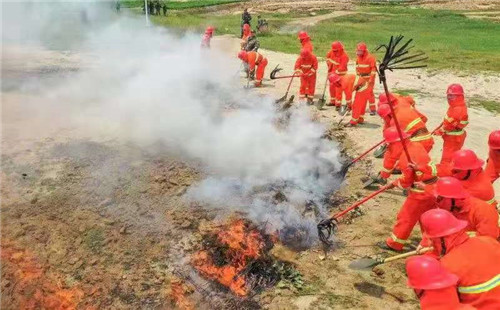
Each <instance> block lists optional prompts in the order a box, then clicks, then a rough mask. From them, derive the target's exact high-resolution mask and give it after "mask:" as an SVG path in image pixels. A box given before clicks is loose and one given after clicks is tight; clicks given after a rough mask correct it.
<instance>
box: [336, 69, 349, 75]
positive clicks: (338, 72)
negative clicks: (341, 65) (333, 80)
mask: <svg viewBox="0 0 500 310" xmlns="http://www.w3.org/2000/svg"><path fill="white" fill-rule="evenodd" d="M346 73H347V71H339V70H337V74H338V75H345V74H346Z"/></svg>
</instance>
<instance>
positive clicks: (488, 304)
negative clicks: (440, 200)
mask: <svg viewBox="0 0 500 310" xmlns="http://www.w3.org/2000/svg"><path fill="white" fill-rule="evenodd" d="M420 223H421V226H422V229H423V233H424V235H425V236H426V237H427V238H429V239H430V240H431V242H432V246H433V248H434V252H433V254H434V255H437V256H438V257H441V259H440V262H441V265H442V266H443V267H444V268H445V269H446V270H448V272H451V273H453V274H455V275H456V276H458V283H457V286H458V295H459V299H460V301H461V302H462V303H464V304H470V305H472V306H474V307H476V308H477V309H481V310H496V309H500V264H499V263H498V262H500V243H499V242H498V241H497V240H495V239H493V238H491V237H488V236H477V237H472V238H470V237H469V236H468V235H467V234H466V233H465V229H466V228H467V226H468V223H467V221H463V220H459V219H457V218H456V217H454V216H453V214H451V213H450V212H448V211H446V210H443V209H432V210H429V211H427V212H425V213H424V214H422V217H421V218H420Z"/></svg>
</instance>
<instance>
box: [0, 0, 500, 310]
mask: <svg viewBox="0 0 500 310" xmlns="http://www.w3.org/2000/svg"><path fill="white" fill-rule="evenodd" d="M317 2H320V1H317ZM324 2H325V1H324ZM328 2H329V1H328ZM270 5H275V4H270ZM314 5H316V4H314ZM238 46H239V40H237V39H234V38H230V37H217V38H214V40H213V48H218V49H223V50H225V51H227V52H228V53H230V54H231V55H235V54H236V51H237V50H238ZM262 53H263V54H264V55H265V56H266V57H268V59H269V62H270V63H269V66H268V72H269V70H270V69H272V68H273V67H274V66H275V65H276V64H278V63H279V64H280V66H281V67H283V68H285V72H286V71H287V70H288V72H291V70H292V67H293V63H294V61H295V56H294V55H287V54H282V53H275V52H271V51H266V50H262ZM87 65H92V57H90V56H83V55H76V54H71V53H61V52H50V51H41V50H32V49H29V48H27V47H24V46H23V47H13V48H12V49H10V50H7V49H6V48H5V47H4V50H3V59H2V77H3V78H4V80H5V82H4V83H3V85H2V87H3V89H2V94H1V95H2V133H3V137H2V163H1V164H2V170H1V175H0V177H1V197H2V205H1V213H2V218H1V224H2V252H1V254H2V255H1V260H2V280H1V290H2V304H1V307H2V309H23V308H24V309H26V308H28V309H38V308H46V309H59V308H65V309H75V308H76V309H174V308H175V307H176V306H175V305H174V304H173V303H172V301H171V294H170V293H171V291H172V284H173V283H177V281H179V279H178V274H177V273H176V271H179V270H183V266H179V261H182V259H183V258H186V257H188V256H189V254H190V253H192V252H193V251H195V250H196V249H197V248H198V247H199V243H200V239H201V235H202V233H203V230H204V229H206V227H207V226H210V225H211V223H212V222H214V221H215V223H217V219H216V218H215V215H214V214H213V213H212V212H211V211H209V210H206V209H203V208H201V207H200V206H198V205H190V204H187V203H186V202H185V201H183V200H182V195H183V194H184V193H185V191H186V190H187V188H189V186H190V185H191V184H193V183H195V182H196V181H197V180H199V179H201V178H202V177H203V175H202V173H201V172H200V170H201V169H199V167H197V166H196V165H195V164H191V163H186V162H183V161H180V160H179V159H177V158H173V157H172V158H171V157H169V156H168V155H165V154H163V153H158V152H155V151H145V150H144V149H142V148H140V147H138V146H136V145H133V144H123V143H121V142H119V141H118V140H116V139H115V136H114V134H113V133H112V132H109V133H102V134H100V135H98V136H95V135H90V134H87V133H83V132H80V131H75V130H73V128H71V127H67V126H66V124H64V123H50V118H48V119H43V120H42V121H44V122H45V123H44V124H38V123H37V122H34V121H26V120H27V119H29V118H27V117H25V115H20V113H25V111H26V109H25V108H21V107H22V106H23V105H28V106H29V105H33V104H36V103H37V102H38V100H39V98H38V97H37V89H30V88H29V87H28V88H26V89H17V88H16V87H15V84H16V83H12V81H15V80H16V79H28V80H29V79H34V80H37V81H38V80H39V79H42V80H43V81H44V83H50V82H51V78H52V77H53V76H58V77H60V76H61V75H64V74H72V72H75V71H77V70H79V69H80V68H84V67H85V66H87ZM351 69H352V68H351ZM324 70H325V66H324V64H322V65H321V68H320V71H319V76H325V72H324ZM389 79H390V82H389V83H390V86H391V87H394V88H399V89H412V90H415V91H416V92H417V93H416V94H415V98H416V100H417V105H418V106H419V108H420V109H421V110H422V112H424V113H425V114H427V115H428V116H429V119H430V121H429V122H430V125H431V127H432V126H434V125H437V124H438V123H439V122H440V120H441V118H442V116H443V115H444V111H445V110H446V102H445V98H444V95H443V94H444V92H445V89H446V86H447V85H448V84H449V83H452V82H460V83H462V84H463V85H464V87H465V89H466V91H467V94H468V96H478V97H483V98H490V99H493V100H497V101H498V100H500V95H499V94H498V93H497V92H496V88H495V87H496V86H497V85H500V77H498V76H484V75H474V76H468V75H464V76H457V75H455V74H452V73H447V72H426V71H421V70H413V71H407V72H399V73H396V74H394V75H391V76H390V77H389ZM286 83H287V81H284V80H281V81H277V82H275V81H269V80H266V81H265V87H263V88H261V89H258V90H255V91H258V92H260V93H262V94H266V95H270V96H273V97H276V98H278V97H281V96H282V95H283V94H284V92H285V88H286ZM323 83H324V79H323V78H319V79H318V84H317V89H318V90H319V91H320V90H322V87H323V85H324V84H323ZM242 84H245V81H244V79H242ZM378 87H379V86H378ZM297 88H298V84H295V85H294V87H293V88H292V91H293V93H295V92H296V91H297ZM378 92H380V88H378V89H377V93H378ZM311 114H312V117H314V118H316V119H317V120H318V121H320V122H323V123H324V124H326V125H327V126H328V127H330V128H331V130H330V131H329V134H330V135H331V136H332V137H334V138H335V139H337V140H339V141H342V142H343V146H344V147H345V148H346V150H347V153H348V154H350V155H353V156H354V155H356V154H357V153H359V151H361V150H363V149H365V148H366V146H367V145H370V144H373V143H375V142H377V141H378V140H379V139H380V137H381V132H380V128H381V124H380V121H379V120H378V118H377V117H370V116H368V119H367V121H368V122H367V124H366V125H363V126H361V127H359V128H356V129H349V130H347V129H343V130H340V129H339V130H337V129H336V128H335V126H333V124H336V123H337V122H338V120H339V118H338V116H337V115H336V113H335V111H334V110H332V109H331V108H326V109H325V110H323V111H316V110H315V108H311ZM21 116H22V117H21ZM470 119H471V124H470V126H469V128H468V132H469V135H468V138H467V141H466V147H470V148H472V149H474V150H476V151H477V152H478V153H479V155H480V156H482V157H483V158H484V157H485V155H486V150H487V148H486V143H487V141H486V139H487V134H488V132H489V131H490V130H492V129H493V128H498V124H499V123H500V122H499V120H500V118H499V117H498V116H496V115H492V114H491V113H489V112H487V111H485V110H482V109H476V108H471V109H470ZM346 120H347V119H346ZM47 122H48V123H50V124H51V126H47ZM27 133H32V135H29V134H27ZM21 137H22V138H21ZM440 148H441V142H440V139H436V145H435V147H434V150H433V156H434V158H436V159H437V158H438V155H439V153H440ZM378 168H380V161H379V160H375V159H371V158H369V159H367V160H366V161H363V162H362V163H360V164H359V165H358V166H356V167H355V168H354V169H351V171H350V172H349V174H348V178H347V180H346V183H345V186H344V187H343V188H342V189H341V190H340V191H339V192H338V193H337V194H336V195H335V196H334V197H332V204H333V205H335V206H337V205H338V204H342V206H346V205H348V203H351V202H353V201H355V200H356V199H358V198H359V197H362V196H364V195H366V194H367V193H368V192H367V191H364V190H362V189H361V184H360V180H359V179H360V177H362V176H364V175H365V174H366V171H372V172H376V171H377V169H378ZM496 190H497V193H498V192H500V188H499V185H498V184H497V187H496ZM497 198H499V197H497ZM402 201H403V197H402V196H401V194H400V193H399V192H397V191H392V192H389V193H385V194H382V195H380V196H379V197H378V198H376V199H374V200H372V201H371V202H368V203H367V204H366V205H365V206H364V207H362V208H361V210H360V211H359V212H356V213H355V214H354V215H352V216H348V217H347V218H346V219H345V220H343V221H342V224H341V225H340V229H339V231H338V233H337V234H336V237H335V240H336V242H337V246H336V248H335V249H334V250H333V251H332V252H331V253H329V254H328V255H327V257H326V258H324V257H323V253H322V250H321V248H320V247H319V246H317V247H314V248H312V249H309V250H306V251H302V252H295V251H292V250H290V249H288V248H286V247H283V246H280V245H277V246H276V249H275V250H274V255H275V256H276V257H279V258H281V259H283V260H286V261H290V262H293V263H294V264H295V266H296V269H297V270H298V271H299V272H300V273H301V274H302V275H303V278H304V281H305V283H306V285H305V287H304V288H302V289H297V288H296V287H293V286H286V285H285V286H278V287H275V288H273V289H270V290H268V291H265V292H263V293H262V294H260V295H257V296H255V297H254V301H256V302H257V303H259V304H260V305H261V307H262V308H264V309H418V306H417V303H416V300H415V299H414V297H413V293H412V292H411V290H409V289H408V288H406V285H405V281H406V278H405V275H404V265H403V262H396V263H393V264H391V265H387V266H380V267H377V268H376V269H375V270H374V271H373V272H355V271H352V270H350V269H349V268H348V267H347V266H348V264H349V263H350V261H352V260H353V259H356V258H358V257H361V256H364V255H376V254H378V253H380V251H378V250H377V249H376V248H375V247H374V246H373V245H374V243H375V242H376V241H380V240H383V239H385V237H386V236H387V235H388V233H389V231H390V228H391V225H392V223H393V219H394V217H395V214H396V212H397V210H398V208H399V206H400V204H401V202H402ZM385 255H386V254H385ZM206 284H207V285H208V284H209V283H206ZM184 285H186V286H188V287H189V286H190V284H189V283H184ZM187 291H188V292H191V293H189V294H188V298H190V299H191V300H192V304H193V305H195V307H196V308H197V309H213V308H214V307H218V308H221V309H225V308H229V309H234V308H237V307H238V306H239V307H240V308H242V306H241V305H242V302H241V300H239V299H236V298H235V302H234V303H233V304H229V305H227V307H221V306H215V305H214V304H211V303H210V300H207V299H201V298H200V296H199V295H200V294H199V292H196V289H193V288H192V287H191V288H190V289H187ZM212 297H213V298H215V297H216V296H215V297H214V296H212Z"/></svg>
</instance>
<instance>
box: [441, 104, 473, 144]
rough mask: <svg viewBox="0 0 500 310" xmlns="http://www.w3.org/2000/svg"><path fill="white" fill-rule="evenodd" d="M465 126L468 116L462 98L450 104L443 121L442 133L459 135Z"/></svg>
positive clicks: (467, 122)
mask: <svg viewBox="0 0 500 310" xmlns="http://www.w3.org/2000/svg"><path fill="white" fill-rule="evenodd" d="M467 124H469V116H468V115H467V106H466V105H465V101H464V100H463V98H459V99H457V100H455V101H453V102H450V106H449V108H448V111H447V112H446V117H445V118H444V121H443V129H442V131H443V133H444V134H446V135H461V134H463V133H464V131H463V129H464V128H465V127H466V126H467Z"/></svg>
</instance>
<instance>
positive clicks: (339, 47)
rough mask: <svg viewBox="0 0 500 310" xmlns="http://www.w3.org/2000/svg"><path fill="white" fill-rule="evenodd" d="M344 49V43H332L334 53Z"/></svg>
mask: <svg viewBox="0 0 500 310" xmlns="http://www.w3.org/2000/svg"><path fill="white" fill-rule="evenodd" d="M343 49H344V46H343V45H342V42H340V41H335V42H333V43H332V51H334V52H336V51H341V50H343Z"/></svg>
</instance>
